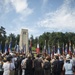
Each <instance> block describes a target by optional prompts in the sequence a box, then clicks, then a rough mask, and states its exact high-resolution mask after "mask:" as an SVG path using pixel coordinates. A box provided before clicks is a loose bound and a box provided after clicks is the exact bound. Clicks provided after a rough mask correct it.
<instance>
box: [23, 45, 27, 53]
mask: <svg viewBox="0 0 75 75" xmlns="http://www.w3.org/2000/svg"><path fill="white" fill-rule="evenodd" d="M23 52H24V53H26V44H25V45H23Z"/></svg>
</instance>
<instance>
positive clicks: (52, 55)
mask: <svg viewBox="0 0 75 75" xmlns="http://www.w3.org/2000/svg"><path fill="white" fill-rule="evenodd" d="M54 54H55V46H52V51H51V58H54Z"/></svg>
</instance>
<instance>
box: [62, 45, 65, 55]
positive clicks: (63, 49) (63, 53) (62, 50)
mask: <svg viewBox="0 0 75 75" xmlns="http://www.w3.org/2000/svg"><path fill="white" fill-rule="evenodd" d="M62 53H63V54H64V53H65V52H64V44H63V47H62Z"/></svg>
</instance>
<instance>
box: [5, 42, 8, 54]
mask: <svg viewBox="0 0 75 75" xmlns="http://www.w3.org/2000/svg"><path fill="white" fill-rule="evenodd" d="M7 52H8V46H7V43H5V53H7Z"/></svg>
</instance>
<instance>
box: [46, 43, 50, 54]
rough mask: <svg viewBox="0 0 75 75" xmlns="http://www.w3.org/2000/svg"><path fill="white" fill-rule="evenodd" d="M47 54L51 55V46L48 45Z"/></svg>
mask: <svg viewBox="0 0 75 75" xmlns="http://www.w3.org/2000/svg"><path fill="white" fill-rule="evenodd" d="M47 53H48V54H49V55H50V46H49V44H48V51H47Z"/></svg>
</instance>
